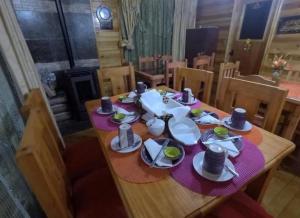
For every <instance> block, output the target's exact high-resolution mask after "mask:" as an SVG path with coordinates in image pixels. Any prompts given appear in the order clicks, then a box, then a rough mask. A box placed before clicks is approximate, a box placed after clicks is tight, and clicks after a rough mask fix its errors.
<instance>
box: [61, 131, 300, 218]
mask: <svg viewBox="0 0 300 218" xmlns="http://www.w3.org/2000/svg"><path fill="white" fill-rule="evenodd" d="M88 137H96V135H95V134H94V132H93V130H92V129H89V130H85V131H82V132H78V133H75V134H72V135H69V136H66V137H64V140H65V142H66V143H76V142H79V141H81V140H84V139H85V138H88ZM262 205H263V207H264V208H265V209H266V210H267V211H268V212H269V213H270V214H271V215H273V216H274V217H275V218H276V217H278V218H300V177H298V176H295V175H293V174H292V173H289V172H286V171H284V170H278V171H277V172H276V173H275V175H274V177H273V178H272V180H271V183H270V185H269V187H268V189H267V191H266V195H265V197H264V199H263V204H262Z"/></svg>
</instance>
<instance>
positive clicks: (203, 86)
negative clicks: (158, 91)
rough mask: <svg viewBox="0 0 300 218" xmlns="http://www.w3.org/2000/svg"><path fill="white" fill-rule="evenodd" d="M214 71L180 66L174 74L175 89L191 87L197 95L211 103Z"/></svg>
mask: <svg viewBox="0 0 300 218" xmlns="http://www.w3.org/2000/svg"><path fill="white" fill-rule="evenodd" d="M213 75H214V73H213V72H211V71H206V70H200V69H194V68H178V69H177V70H176V72H175V74H174V89H175V90H178V91H182V89H183V88H191V89H192V92H193V94H194V95H195V97H199V98H200V99H201V100H202V101H203V102H205V103H207V104H208V103H209V99H210V93H211V87H212V82H213Z"/></svg>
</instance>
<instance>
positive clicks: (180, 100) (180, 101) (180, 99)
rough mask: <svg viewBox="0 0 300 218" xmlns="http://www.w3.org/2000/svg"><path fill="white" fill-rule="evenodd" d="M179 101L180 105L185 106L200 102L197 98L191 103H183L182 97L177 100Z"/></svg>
mask: <svg viewBox="0 0 300 218" xmlns="http://www.w3.org/2000/svg"><path fill="white" fill-rule="evenodd" d="M177 101H178V102H179V103H180V104H183V105H194V104H196V103H197V102H198V100H197V98H194V99H193V100H192V101H191V102H183V101H182V97H179V98H178V99H177Z"/></svg>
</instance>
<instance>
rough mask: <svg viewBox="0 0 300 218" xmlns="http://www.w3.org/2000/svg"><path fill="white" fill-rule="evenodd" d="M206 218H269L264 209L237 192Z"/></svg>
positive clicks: (242, 193) (245, 195)
mask: <svg viewBox="0 0 300 218" xmlns="http://www.w3.org/2000/svg"><path fill="white" fill-rule="evenodd" d="M207 217H208V218H258V217H259V218H271V217H272V216H271V215H270V214H268V213H267V212H266V211H265V209H264V208H262V207H261V206H260V205H259V204H258V203H257V202H256V201H254V200H253V199H252V198H250V197H249V196H248V195H247V194H245V193H244V192H238V193H236V194H234V195H233V196H232V198H230V199H229V200H228V201H226V202H224V203H223V204H221V205H220V206H219V207H217V208H216V209H215V210H214V211H213V212H212V213H211V214H209V215H208V216H207Z"/></svg>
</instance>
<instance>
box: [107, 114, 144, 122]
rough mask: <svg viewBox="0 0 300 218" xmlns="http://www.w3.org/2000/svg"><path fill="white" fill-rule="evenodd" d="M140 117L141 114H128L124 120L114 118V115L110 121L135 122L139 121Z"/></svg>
mask: <svg viewBox="0 0 300 218" xmlns="http://www.w3.org/2000/svg"><path fill="white" fill-rule="evenodd" d="M139 118H140V114H138V113H137V114H135V115H126V114H125V118H124V119H122V120H116V119H114V118H113V116H112V117H111V118H110V121H111V122H113V123H116V124H123V123H133V122H135V121H137V120H138V119H139Z"/></svg>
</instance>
